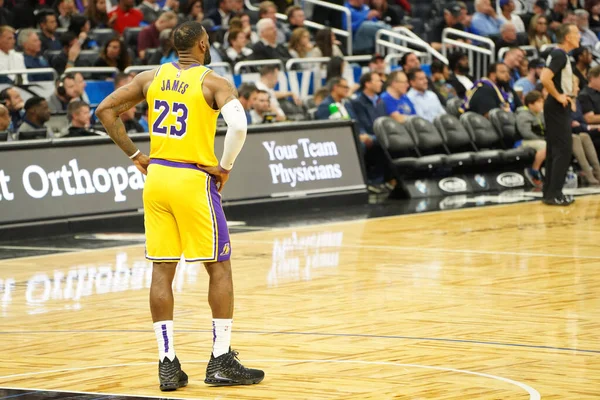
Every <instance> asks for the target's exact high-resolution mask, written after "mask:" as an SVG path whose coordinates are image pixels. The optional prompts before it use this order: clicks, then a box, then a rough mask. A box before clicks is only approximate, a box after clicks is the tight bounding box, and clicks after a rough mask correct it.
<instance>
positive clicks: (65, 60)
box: [48, 32, 90, 75]
mask: <svg viewBox="0 0 600 400" xmlns="http://www.w3.org/2000/svg"><path fill="white" fill-rule="evenodd" d="M60 42H61V43H62V45H63V51H61V52H60V54H58V55H56V56H54V57H52V58H51V59H50V60H48V61H49V62H50V66H51V67H52V68H54V69H55V70H56V72H58V74H59V75H62V74H63V73H64V72H65V70H66V69H67V68H72V67H90V64H89V63H88V62H87V61H85V60H81V59H80V58H79V53H81V45H80V44H79V41H78V40H77V37H76V36H75V34H74V33H73V32H65V33H63V34H62V35H61V36H60Z"/></svg>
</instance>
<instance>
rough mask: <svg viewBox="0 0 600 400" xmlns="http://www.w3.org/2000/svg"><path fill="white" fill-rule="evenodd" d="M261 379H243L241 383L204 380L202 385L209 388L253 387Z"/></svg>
mask: <svg viewBox="0 0 600 400" xmlns="http://www.w3.org/2000/svg"><path fill="white" fill-rule="evenodd" d="M263 379H265V377H264V376H263V377H262V378H256V379H245V380H242V381H220V380H216V379H210V378H206V379H205V380H204V383H206V384H207V385H211V386H239V385H255V384H257V383H260V382H262V380H263Z"/></svg>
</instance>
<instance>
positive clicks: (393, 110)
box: [381, 70, 417, 123]
mask: <svg viewBox="0 0 600 400" xmlns="http://www.w3.org/2000/svg"><path fill="white" fill-rule="evenodd" d="M408 88H409V86H408V77H407V76H406V74H405V73H404V71H398V70H396V71H393V72H392V73H391V74H390V76H389V77H388V80H387V83H386V90H385V92H383V94H382V95H381V100H383V103H384V104H385V111H386V113H387V115H389V116H390V117H392V118H394V119H395V120H396V121H398V122H400V123H404V122H406V118H407V117H408V116H410V115H417V111H415V106H414V105H413V103H412V101H410V99H409V98H408V97H407V96H406V93H407V92H408Z"/></svg>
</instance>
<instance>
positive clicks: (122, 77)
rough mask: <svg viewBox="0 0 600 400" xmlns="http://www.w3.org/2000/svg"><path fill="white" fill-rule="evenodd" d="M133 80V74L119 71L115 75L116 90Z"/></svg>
mask: <svg viewBox="0 0 600 400" xmlns="http://www.w3.org/2000/svg"><path fill="white" fill-rule="evenodd" d="M132 80H133V76H132V75H131V74H126V73H123V72H119V73H118V74H117V75H116V76H115V90H117V89H119V88H122V87H123V86H125V85H127V84H129V83H131V81H132Z"/></svg>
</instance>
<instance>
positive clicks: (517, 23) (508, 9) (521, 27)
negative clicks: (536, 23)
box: [498, 0, 525, 32]
mask: <svg viewBox="0 0 600 400" xmlns="http://www.w3.org/2000/svg"><path fill="white" fill-rule="evenodd" d="M499 1H500V9H501V10H502V13H501V14H500V15H498V19H499V20H501V21H502V22H503V23H504V24H506V23H507V22H511V23H512V24H513V25H514V27H515V29H516V31H517V32H525V24H523V20H522V19H521V17H519V16H518V15H517V14H516V13H515V2H514V0H499Z"/></svg>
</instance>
